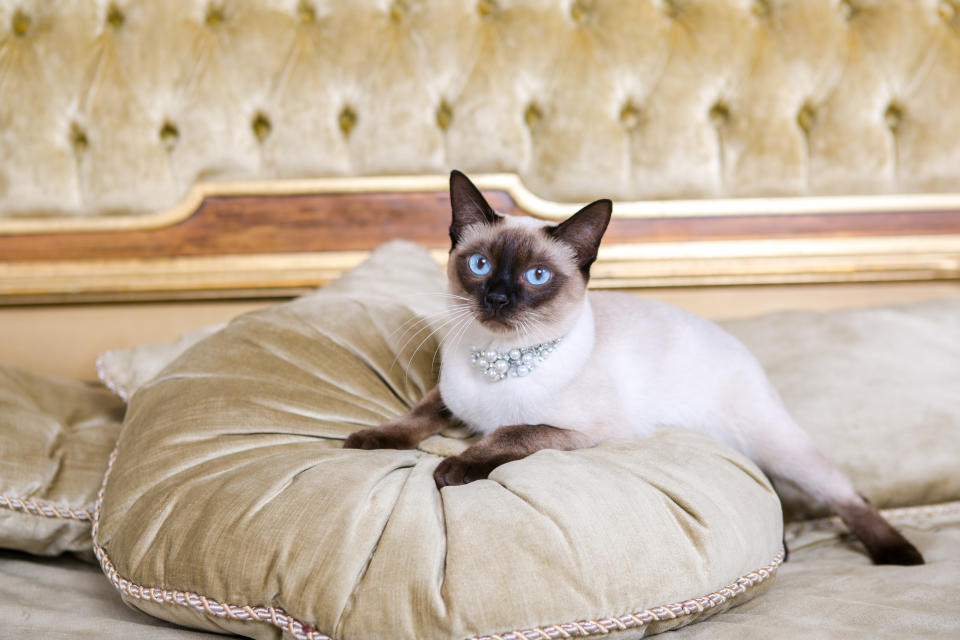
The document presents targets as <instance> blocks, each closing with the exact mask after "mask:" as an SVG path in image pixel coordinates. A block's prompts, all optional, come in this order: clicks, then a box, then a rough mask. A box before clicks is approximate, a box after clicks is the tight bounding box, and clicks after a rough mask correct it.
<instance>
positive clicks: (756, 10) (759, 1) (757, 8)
mask: <svg viewBox="0 0 960 640" xmlns="http://www.w3.org/2000/svg"><path fill="white" fill-rule="evenodd" d="M750 13H752V14H753V15H755V16H756V17H758V18H766V17H767V16H768V15H770V3H769V2H768V0H753V2H752V3H751V4H750Z"/></svg>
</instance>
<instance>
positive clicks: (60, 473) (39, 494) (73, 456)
mask: <svg viewBox="0 0 960 640" xmlns="http://www.w3.org/2000/svg"><path fill="white" fill-rule="evenodd" d="M123 411H124V405H123V403H122V402H120V400H118V399H117V398H115V397H114V396H112V395H111V394H110V393H109V392H108V391H107V390H106V389H103V388H102V387H91V386H89V385H86V384H83V383H79V382H72V381H67V380H57V379H53V378H47V377H44V376H38V375H34V374H32V373H28V372H26V371H22V370H19V369H15V368H12V367H4V366H0V547H3V548H7V549H17V550H19V551H27V552H29V553H35V554H42V555H57V554H60V553H63V552H67V551H70V552H81V553H84V552H85V553H86V555H87V556H89V555H90V546H91V545H90V522H91V520H92V517H93V516H92V514H93V509H94V503H95V501H96V497H97V490H98V488H99V486H100V481H101V479H102V478H103V473H104V471H105V470H106V468H107V459H108V458H109V455H110V451H111V449H113V446H114V444H115V442H116V438H117V434H118V433H119V432H120V422H121V420H122V419H123Z"/></svg>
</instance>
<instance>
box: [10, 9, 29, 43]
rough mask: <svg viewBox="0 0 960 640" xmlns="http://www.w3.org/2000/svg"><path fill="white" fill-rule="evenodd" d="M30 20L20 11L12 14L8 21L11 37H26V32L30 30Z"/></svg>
mask: <svg viewBox="0 0 960 640" xmlns="http://www.w3.org/2000/svg"><path fill="white" fill-rule="evenodd" d="M31 22H32V20H31V19H30V16H29V15H27V14H26V13H24V12H23V11H22V10H21V9H17V10H16V11H14V12H13V18H12V19H11V20H10V29H11V30H12V31H13V35H15V36H17V37H20V38H22V37H23V36H25V35H27V31H29V30H30V23H31Z"/></svg>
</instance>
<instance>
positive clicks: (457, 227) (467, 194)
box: [450, 169, 502, 250]
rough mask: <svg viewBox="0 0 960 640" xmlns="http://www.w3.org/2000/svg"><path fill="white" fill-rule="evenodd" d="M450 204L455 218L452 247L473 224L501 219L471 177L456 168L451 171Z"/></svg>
mask: <svg viewBox="0 0 960 640" xmlns="http://www.w3.org/2000/svg"><path fill="white" fill-rule="evenodd" d="M450 206H451V207H452V208H453V220H452V222H450V248H451V250H452V249H453V247H455V246H457V243H458V242H460V236H461V235H463V230H464V229H466V228H467V227H469V226H470V225H472V224H477V223H486V224H493V223H495V222H497V221H499V220H501V219H502V218H501V216H499V215H498V214H497V212H496V211H494V210H493V209H492V208H491V207H490V205H489V204H487V201H486V200H485V199H484V198H483V194H481V193H480V190H479V189H477V188H476V187H475V186H473V183H472V182H470V178H468V177H467V176H465V175H463V174H462V173H460V172H459V171H457V170H456V169H454V170H453V171H451V172H450Z"/></svg>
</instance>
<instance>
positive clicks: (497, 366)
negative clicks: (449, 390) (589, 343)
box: [470, 336, 562, 382]
mask: <svg viewBox="0 0 960 640" xmlns="http://www.w3.org/2000/svg"><path fill="white" fill-rule="evenodd" d="M561 339H562V336H561V337H560V338H557V339H556V340H550V341H549V342H543V343H540V344H537V345H533V346H532V347H514V348H513V349H510V350H509V351H496V350H493V349H487V350H484V349H481V348H480V347H471V349H470V350H471V353H470V363H471V364H473V366H475V367H476V368H477V369H479V370H480V371H481V372H482V373H483V375H484V376H486V377H487V378H488V379H490V381H492V382H499V381H500V380H504V379H506V378H507V376H510V377H511V378H523V377H524V376H528V375H530V372H531V371H533V370H534V369H535V368H536V366H537V363H538V362H543V361H544V360H546V359H547V356H549V355H550V354H551V353H553V350H554V349H555V348H556V347H557V345H558V344H560V340H561Z"/></svg>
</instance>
